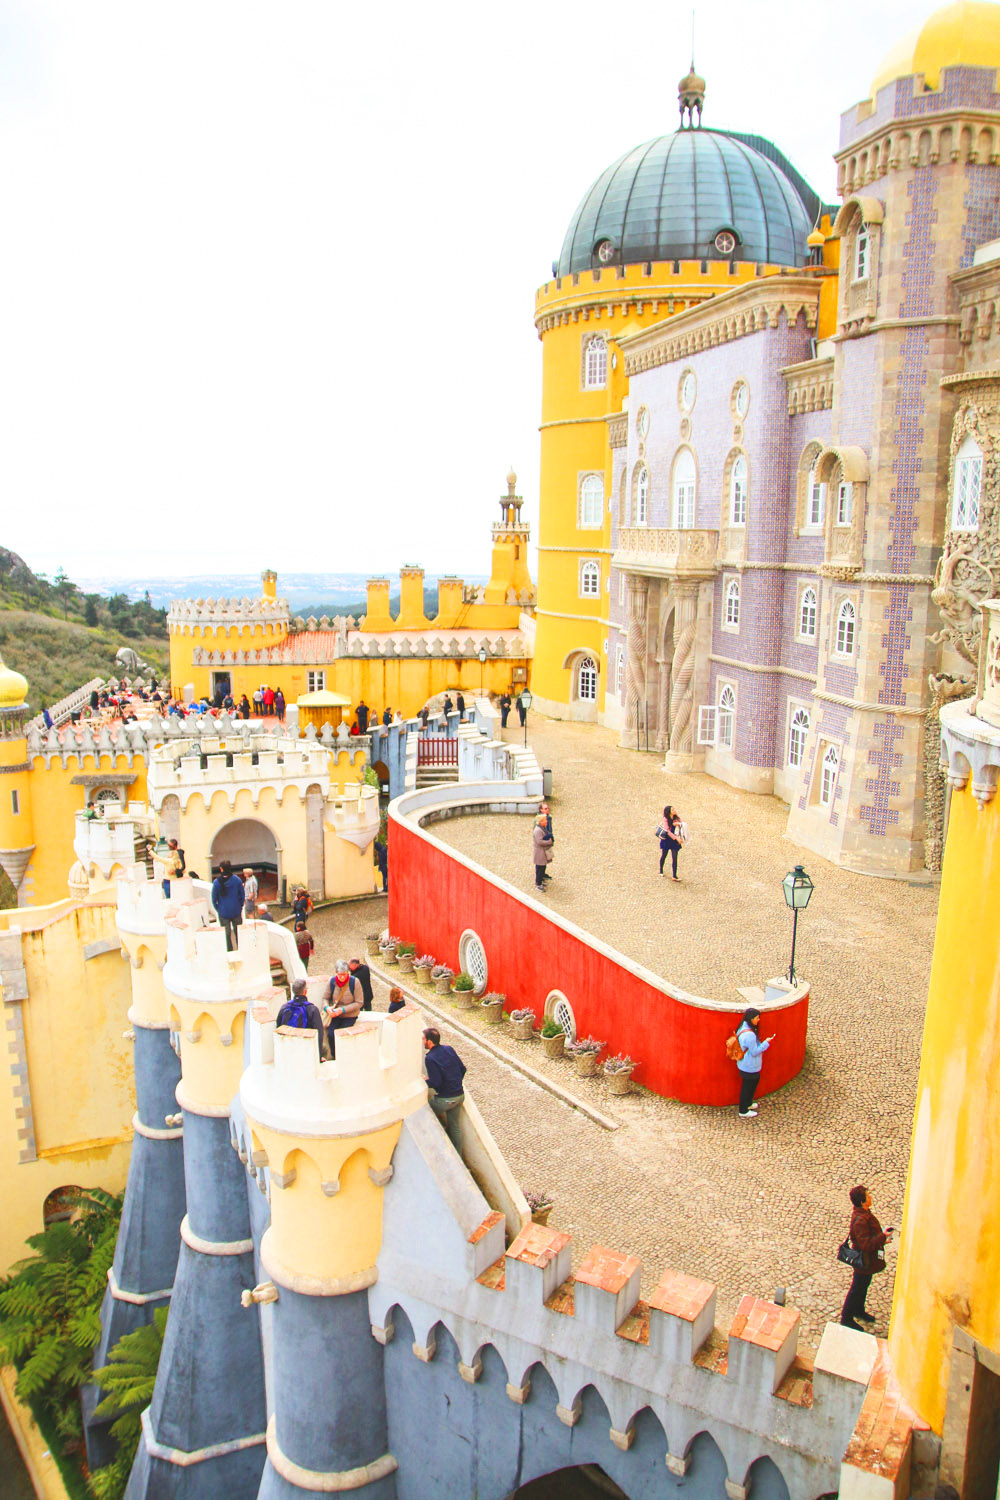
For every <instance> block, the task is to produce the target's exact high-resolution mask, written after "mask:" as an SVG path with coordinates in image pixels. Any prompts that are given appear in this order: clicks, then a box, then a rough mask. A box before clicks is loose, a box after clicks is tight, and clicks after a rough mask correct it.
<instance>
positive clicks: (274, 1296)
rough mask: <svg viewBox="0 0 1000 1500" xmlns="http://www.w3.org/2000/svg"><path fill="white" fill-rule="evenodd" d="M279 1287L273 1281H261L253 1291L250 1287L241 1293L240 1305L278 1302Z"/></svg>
mask: <svg viewBox="0 0 1000 1500" xmlns="http://www.w3.org/2000/svg"><path fill="white" fill-rule="evenodd" d="M277 1300H278V1288H277V1287H276V1286H275V1284H274V1282H273V1281H260V1282H258V1283H257V1285H256V1286H255V1287H254V1288H253V1290H252V1291H251V1290H250V1289H249V1288H248V1289H246V1290H245V1291H242V1292H241V1293H240V1305H241V1306H242V1307H252V1306H253V1305H254V1303H255V1302H256V1303H261V1302H277Z"/></svg>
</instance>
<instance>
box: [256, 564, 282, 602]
mask: <svg viewBox="0 0 1000 1500" xmlns="http://www.w3.org/2000/svg"><path fill="white" fill-rule="evenodd" d="M260 596H261V598H262V599H277V597H278V575H277V573H276V572H275V571H274V569H273V568H265V569H264V571H263V573H261V575H260Z"/></svg>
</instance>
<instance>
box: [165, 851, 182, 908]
mask: <svg viewBox="0 0 1000 1500" xmlns="http://www.w3.org/2000/svg"><path fill="white" fill-rule="evenodd" d="M162 864H163V894H164V895H165V896H169V895H170V882H171V881H172V880H179V879H180V877H181V876H182V875H183V874H184V850H183V849H179V848H178V847H177V840H176V839H168V841H167V852H166V854H165V855H164V856H163V860H162Z"/></svg>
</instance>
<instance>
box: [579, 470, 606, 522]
mask: <svg viewBox="0 0 1000 1500" xmlns="http://www.w3.org/2000/svg"><path fill="white" fill-rule="evenodd" d="M603 521H604V480H603V479H602V478H601V476H600V474H585V475H584V477H583V479H582V480H581V482H580V527H581V530H584V531H594V530H597V529H599V528H600V526H601V525H602V524H603Z"/></svg>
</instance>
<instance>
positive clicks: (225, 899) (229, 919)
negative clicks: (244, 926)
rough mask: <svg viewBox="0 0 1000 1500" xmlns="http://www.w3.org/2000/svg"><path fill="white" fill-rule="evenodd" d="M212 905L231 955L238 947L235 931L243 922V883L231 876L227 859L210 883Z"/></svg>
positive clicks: (238, 878)
mask: <svg viewBox="0 0 1000 1500" xmlns="http://www.w3.org/2000/svg"><path fill="white" fill-rule="evenodd" d="M212 905H213V906H214V907H215V910H216V911H217V912H218V914H219V921H220V922H221V923H222V927H223V931H224V932H225V934H226V947H227V948H228V950H229V952H230V953H232V952H233V950H234V948H236V947H237V945H238V934H237V931H236V929H237V928H238V927H239V925H240V923H241V922H242V921H243V882H242V880H241V879H240V877H239V876H238V875H234V874H233V867H232V865H231V864H230V863H229V861H228V859H224V860H223V861H222V863H221V864H220V866H219V873H218V875H217V876H216V877H215V879H214V880H213V881H212Z"/></svg>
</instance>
